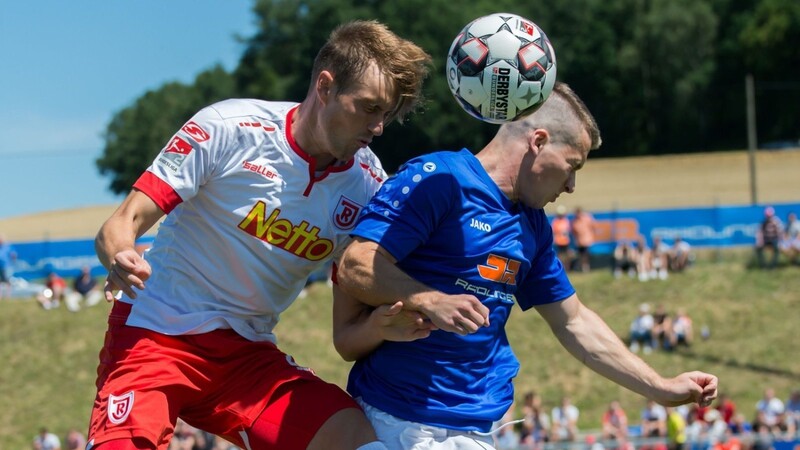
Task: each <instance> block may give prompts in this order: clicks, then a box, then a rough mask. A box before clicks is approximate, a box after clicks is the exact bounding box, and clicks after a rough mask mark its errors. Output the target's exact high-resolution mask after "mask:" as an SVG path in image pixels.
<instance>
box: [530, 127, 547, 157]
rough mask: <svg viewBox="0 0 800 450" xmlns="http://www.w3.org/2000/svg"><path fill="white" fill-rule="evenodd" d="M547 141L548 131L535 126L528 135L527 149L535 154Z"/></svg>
mask: <svg viewBox="0 0 800 450" xmlns="http://www.w3.org/2000/svg"><path fill="white" fill-rule="evenodd" d="M548 142H550V133H548V132H547V130H545V129H544V128H537V129H535V130H533V133H530V134H529V135H528V149H529V150H531V151H533V153H534V154H535V155H538V154H539V152H541V150H542V148H543V147H544V146H545V144H547V143H548Z"/></svg>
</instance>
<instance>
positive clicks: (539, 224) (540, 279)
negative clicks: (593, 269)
mask: <svg viewBox="0 0 800 450" xmlns="http://www.w3.org/2000/svg"><path fill="white" fill-rule="evenodd" d="M529 216H530V217H531V219H530V220H531V222H532V223H533V224H534V227H535V228H536V229H537V230H538V232H537V241H538V242H537V244H536V248H537V249H538V251H537V254H536V255H535V257H534V258H533V259H532V260H531V270H530V271H529V272H528V275H527V276H526V277H525V279H524V281H523V282H522V283H521V284H520V287H519V290H518V291H517V293H516V298H517V303H518V304H519V306H520V308H522V310H523V311H525V310H528V309H530V308H532V307H534V306H538V305H546V304H548V303H555V302H559V301H562V300H566V299H567V298H568V297H570V296H571V295H572V294H574V293H575V288H574V287H572V283H570V281H569V278H568V277H567V272H566V270H565V269H564V266H563V265H562V264H561V261H560V260H559V259H558V257H557V256H556V252H555V249H554V248H553V230H552V228H551V227H550V224H549V222H548V221H547V217H546V216H545V214H544V212H543V211H542V210H537V211H535V212H533V213H531V214H529Z"/></svg>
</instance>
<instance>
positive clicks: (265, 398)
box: [89, 302, 358, 449]
mask: <svg viewBox="0 0 800 450" xmlns="http://www.w3.org/2000/svg"><path fill="white" fill-rule="evenodd" d="M129 313H130V305H129V304H127V303H123V302H116V303H115V304H114V307H113V309H112V311H111V314H110V315H109V318H108V331H107V332H106V337H105V344H104V346H103V349H102V350H101V352H100V365H99V366H98V368H97V397H96V398H95V401H94V408H93V410H92V418H91V423H90V428H89V440H90V442H91V443H92V444H93V445H99V444H101V443H103V442H106V441H109V440H113V439H132V438H144V439H147V440H148V441H150V442H152V443H153V444H155V445H156V446H157V447H158V448H159V449H166V448H167V446H168V444H169V441H170V439H171V438H172V433H173V431H174V427H175V422H176V420H177V418H178V417H181V418H182V419H183V420H185V421H186V422H187V423H188V424H190V425H192V426H194V427H197V428H200V429H203V430H205V431H208V432H210V433H214V434H217V435H219V436H221V437H223V438H225V439H227V440H228V441H230V442H232V443H234V444H236V445H238V446H239V447H242V448H246V447H245V443H244V441H245V439H246V440H247V441H248V442H249V448H258V449H269V448H276V449H277V448H281V449H286V448H306V447H307V445H308V443H309V442H310V441H311V439H312V438H313V437H314V435H315V434H316V432H317V430H319V428H320V427H321V426H322V425H323V424H324V423H325V421H326V420H327V419H328V418H330V417H331V416H332V415H333V414H335V413H336V412H338V411H340V410H343V409H346V408H358V405H357V404H356V403H355V402H354V401H353V400H352V399H351V398H350V396H349V395H347V393H345V392H344V391H343V390H342V389H340V388H339V387H337V386H335V385H333V384H329V383H326V382H324V381H322V380H321V379H320V378H318V377H317V376H316V375H315V374H314V373H313V372H312V371H311V370H310V369H307V368H304V367H299V366H297V364H295V363H294V360H293V359H292V357H291V356H289V355H286V354H285V353H283V352H281V351H280V350H278V348H277V347H276V346H275V345H274V344H272V343H271V342H252V341H248V340H247V339H244V338H243V337H241V336H239V335H238V334H236V333H235V332H234V331H231V330H216V331H212V332H210V333H204V334H197V335H183V336H166V335H163V334H160V333H156V332H154V331H150V330H146V329H143V328H136V327H130V326H127V325H125V321H126V320H127V317H128V314H129ZM256 420H258V423H259V426H258V427H253V424H254V423H255V422H256ZM251 428H253V429H254V430H255V429H257V430H258V432H257V433H253V434H256V435H252V434H248V432H249V431H251Z"/></svg>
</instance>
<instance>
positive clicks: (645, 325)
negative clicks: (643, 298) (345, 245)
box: [629, 303, 653, 355]
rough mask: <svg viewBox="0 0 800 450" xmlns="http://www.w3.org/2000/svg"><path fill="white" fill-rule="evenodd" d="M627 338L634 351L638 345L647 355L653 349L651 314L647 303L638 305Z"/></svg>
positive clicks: (637, 349) (637, 350)
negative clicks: (628, 337) (636, 313)
mask: <svg viewBox="0 0 800 450" xmlns="http://www.w3.org/2000/svg"><path fill="white" fill-rule="evenodd" d="M629 340H630V349H631V351H632V352H634V353H638V352H639V348H640V347H641V348H642V349H643V351H644V353H645V354H648V355H649V354H650V353H651V352H652V351H653V346H652V345H653V316H652V315H650V305H649V304H647V303H642V304H641V305H640V306H639V314H638V315H637V316H636V318H635V319H633V322H631V329H630V339H629Z"/></svg>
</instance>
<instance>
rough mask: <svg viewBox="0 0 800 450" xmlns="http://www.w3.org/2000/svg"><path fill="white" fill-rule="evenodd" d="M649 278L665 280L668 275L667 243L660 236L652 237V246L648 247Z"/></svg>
mask: <svg viewBox="0 0 800 450" xmlns="http://www.w3.org/2000/svg"><path fill="white" fill-rule="evenodd" d="M650 267H651V271H650V278H658V279H659V280H666V279H667V278H668V277H669V271H668V270H667V269H668V268H669V245H667V244H666V243H665V242H664V241H663V240H662V239H661V236H655V237H653V247H652V248H651V249H650Z"/></svg>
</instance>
